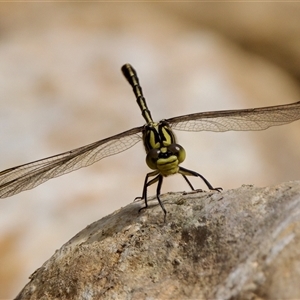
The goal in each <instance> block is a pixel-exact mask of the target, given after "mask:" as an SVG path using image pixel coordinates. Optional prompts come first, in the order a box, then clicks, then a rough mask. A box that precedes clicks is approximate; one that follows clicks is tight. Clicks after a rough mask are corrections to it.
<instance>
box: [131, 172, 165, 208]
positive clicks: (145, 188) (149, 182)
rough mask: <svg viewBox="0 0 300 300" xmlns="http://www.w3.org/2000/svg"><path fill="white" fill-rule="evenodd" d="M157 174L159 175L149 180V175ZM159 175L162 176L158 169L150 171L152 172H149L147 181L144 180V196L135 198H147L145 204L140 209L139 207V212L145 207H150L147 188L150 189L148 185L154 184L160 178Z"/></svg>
mask: <svg viewBox="0 0 300 300" xmlns="http://www.w3.org/2000/svg"><path fill="white" fill-rule="evenodd" d="M155 175H157V176H156V177H154V178H153V179H151V180H150V181H148V180H149V177H151V176H155ZM159 176H160V174H158V172H157V171H154V172H150V173H148V174H147V175H146V177H145V181H144V187H143V193H142V197H136V198H135V199H134V200H137V199H141V200H142V199H144V200H145V206H144V207H142V208H140V209H139V212H140V211H141V210H143V209H145V208H147V207H148V201H147V189H148V187H149V186H150V185H152V184H153V183H155V182H156V181H158V180H159Z"/></svg>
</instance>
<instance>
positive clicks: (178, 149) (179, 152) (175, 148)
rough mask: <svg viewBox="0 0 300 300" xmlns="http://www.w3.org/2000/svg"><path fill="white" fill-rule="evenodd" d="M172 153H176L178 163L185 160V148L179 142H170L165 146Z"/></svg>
mask: <svg viewBox="0 0 300 300" xmlns="http://www.w3.org/2000/svg"><path fill="white" fill-rule="evenodd" d="M167 148H168V151H170V152H171V153H172V154H173V155H176V156H177V158H178V163H179V164H180V163H182V162H183V161H184V160H185V150H184V149H183V147H182V146H180V145H179V144H171V145H170V146H168V147H167Z"/></svg>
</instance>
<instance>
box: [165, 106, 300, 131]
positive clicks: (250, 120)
mask: <svg viewBox="0 0 300 300" xmlns="http://www.w3.org/2000/svg"><path fill="white" fill-rule="evenodd" d="M298 119H300V101H299V102H296V103H291V104H287V105H277V106H269V107H261V108H253V109H240V110H223V111H222V110H221V111H212V112H203V113H196V114H190V115H185V116H179V117H175V118H171V119H168V120H166V121H167V122H168V123H169V124H170V126H171V127H172V129H176V130H186V131H216V132H223V131H229V130H233V131H240V130H250V131H252V130H264V129H267V128H269V127H271V126H278V125H284V124H288V123H291V122H293V121H296V120H298Z"/></svg>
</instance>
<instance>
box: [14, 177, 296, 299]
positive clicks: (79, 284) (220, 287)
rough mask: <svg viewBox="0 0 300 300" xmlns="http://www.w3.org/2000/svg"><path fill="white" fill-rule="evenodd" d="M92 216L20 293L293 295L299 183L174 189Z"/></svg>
mask: <svg viewBox="0 0 300 300" xmlns="http://www.w3.org/2000/svg"><path fill="white" fill-rule="evenodd" d="M162 201H163V202H164V205H165V207H166V209H167V211H168V214H167V221H166V223H164V222H163V213H162V210H161V208H160V206H159V205H158V203H157V201H156V200H155V201H150V207H149V209H147V210H145V211H142V212H141V213H138V209H139V208H140V207H141V206H142V205H143V203H141V202H134V203H131V204H129V205H128V206H126V207H124V208H121V209H120V210H118V211H116V212H114V213H113V214H111V215H108V216H106V217H104V218H102V219H101V220H99V221H97V222H94V223H93V224H91V225H89V226H88V227H87V228H85V229H84V230H82V231H81V232H79V233H78V234H77V235H76V236H74V237H73V238H72V239H71V240H70V241H69V242H67V243H66V244H65V245H63V246H62V247H61V249H60V250H58V251H56V252H55V254H54V255H53V256H52V257H51V258H50V259H49V260H48V261H47V262H45V263H44V264H43V265H42V267H40V268H39V269H38V270H37V271H35V272H34V273H33V275H31V277H30V279H31V280H30V282H29V283H28V284H27V285H26V286H25V287H24V289H23V290H22V291H21V293H20V294H19V295H18V296H17V298H16V299H18V300H22V299H39V300H42V299H274V298H277V299H279V298H280V299H292V298H293V299H296V298H299V297H300V286H299V275H300V250H299V249H300V222H299V221H300V182H299V181H293V182H286V183H282V184H280V185H276V186H271V187H266V188H258V187H253V186H250V185H245V186H242V187H240V188H238V189H235V190H228V191H226V192H221V193H219V192H202V191H196V192H193V193H188V194H186V193H169V194H165V195H163V196H162Z"/></svg>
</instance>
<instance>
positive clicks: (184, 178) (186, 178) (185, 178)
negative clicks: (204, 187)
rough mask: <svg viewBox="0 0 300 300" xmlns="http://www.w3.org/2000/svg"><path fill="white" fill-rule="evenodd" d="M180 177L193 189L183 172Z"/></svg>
mask: <svg viewBox="0 0 300 300" xmlns="http://www.w3.org/2000/svg"><path fill="white" fill-rule="evenodd" d="M181 175H182V177H183V178H184V179H185V181H186V182H187V183H188V185H189V186H190V188H191V189H192V190H193V191H194V190H195V189H194V187H193V186H192V184H191V182H190V181H189V180H188V178H187V177H186V176H185V175H184V174H181Z"/></svg>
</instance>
